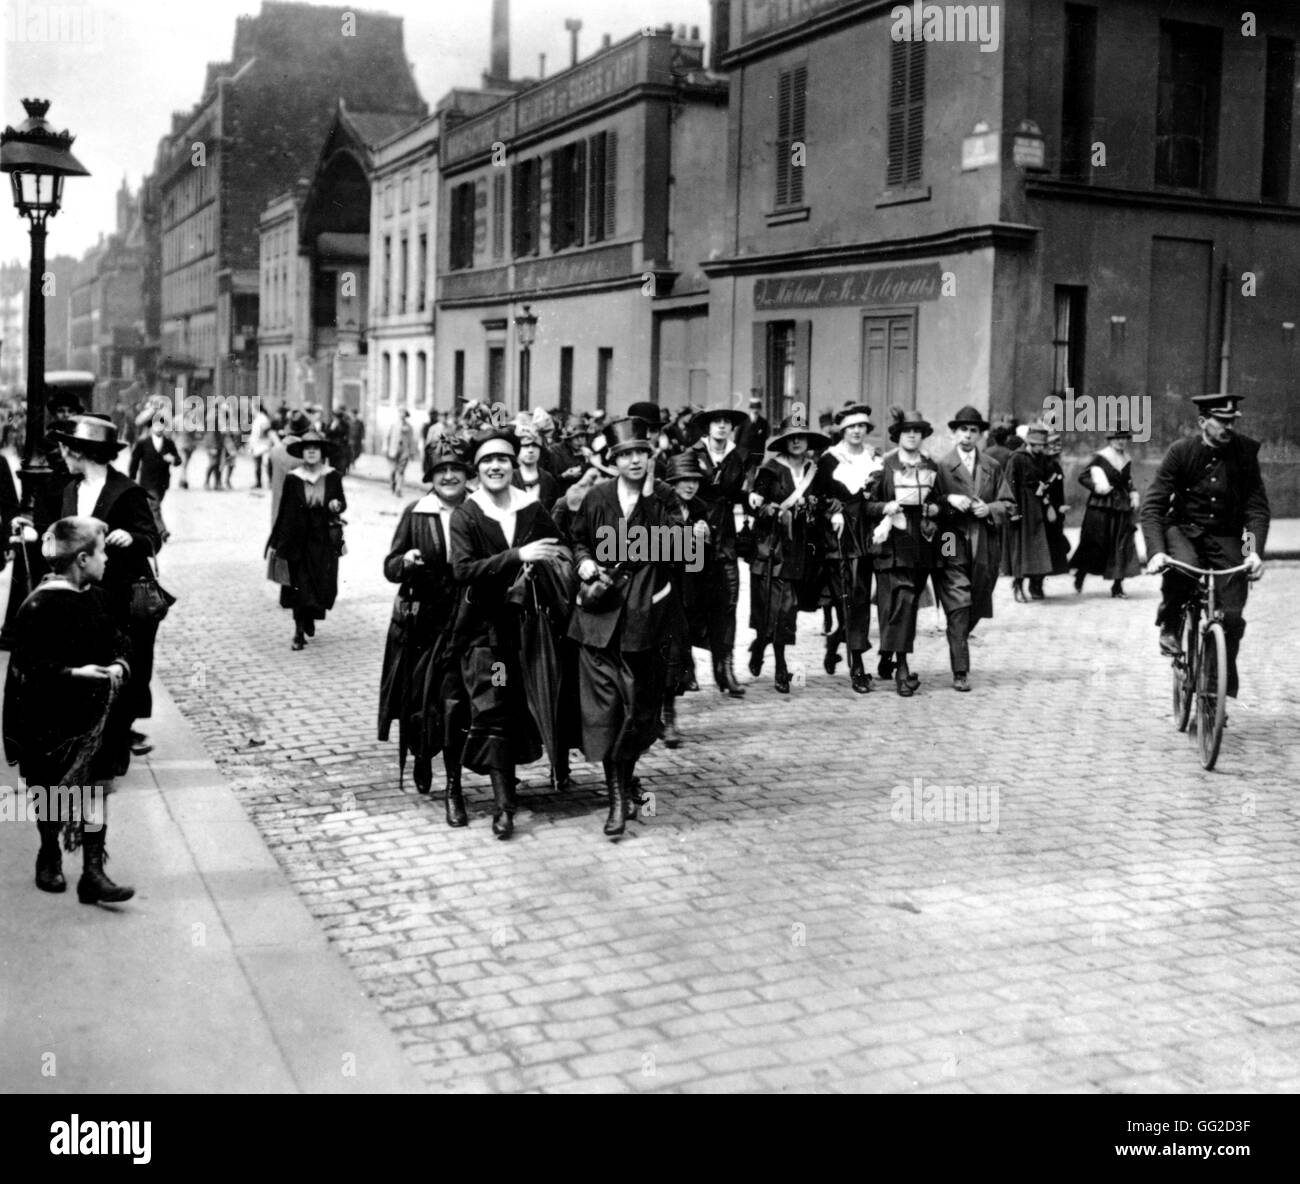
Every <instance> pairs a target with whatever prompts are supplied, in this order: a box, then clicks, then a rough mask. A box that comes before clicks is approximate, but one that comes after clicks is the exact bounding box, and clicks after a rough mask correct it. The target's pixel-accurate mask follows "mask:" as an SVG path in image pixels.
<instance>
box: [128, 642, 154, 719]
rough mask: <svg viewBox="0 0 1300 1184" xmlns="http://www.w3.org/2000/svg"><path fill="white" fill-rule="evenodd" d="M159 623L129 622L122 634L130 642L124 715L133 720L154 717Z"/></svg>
mask: <svg viewBox="0 0 1300 1184" xmlns="http://www.w3.org/2000/svg"><path fill="white" fill-rule="evenodd" d="M158 625H159V622H158V621H130V622H129V623H128V624H127V625H126V628H125V629H124V630H123V632H124V633H125V634H126V635H127V637H129V638H130V639H131V677H130V679H129V680H128V682H127V684H126V686H125V687H123V688H122V697H123V698H124V700H125V703H124V705H123V711H124V712H125V713H126V714H128V715H129V716H130V717H131V718H132V719H149V718H150V716H152V715H153V692H152V691H151V690H150V689H149V683H150V682H151V681H152V679H153V651H154V645H155V644H156V642H157V640H158Z"/></svg>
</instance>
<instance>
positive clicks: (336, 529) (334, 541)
mask: <svg viewBox="0 0 1300 1184" xmlns="http://www.w3.org/2000/svg"><path fill="white" fill-rule="evenodd" d="M347 524H348V520H347V519H346V518H340V517H339V516H338V515H337V514H331V515H330V522H329V532H330V553H331V554H332V555H334V556H335V557H336V558H339V557H341V556H343V555H346V554H347V553H348V546H347V543H346V542H345V541H344V539H343V528H344V527H345V526H346V525H347Z"/></svg>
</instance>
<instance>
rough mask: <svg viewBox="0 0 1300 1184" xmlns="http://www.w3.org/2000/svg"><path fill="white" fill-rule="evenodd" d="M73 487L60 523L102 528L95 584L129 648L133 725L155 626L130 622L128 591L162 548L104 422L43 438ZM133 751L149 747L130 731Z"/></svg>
mask: <svg viewBox="0 0 1300 1184" xmlns="http://www.w3.org/2000/svg"><path fill="white" fill-rule="evenodd" d="M50 437H51V438H52V439H53V440H55V441H57V443H58V445H59V451H60V452H61V454H62V455H63V458H64V461H65V463H66V464H67V467H68V472H69V473H71V474H72V477H73V480H72V481H70V482H69V483H68V484H67V485H65V486H64V487H63V506H62V512H63V516H64V517H66V518H71V517H76V516H80V517H82V518H85V517H91V518H98V519H99V520H100V521H101V522H104V523H107V525H108V534H107V536H106V537H105V539H104V542H105V544H106V545H107V548H108V564H107V566H106V567H105V569H104V578H103V582H102V584H101V585H100V586H101V588H102V590H103V593H104V600H105V602H106V606H107V608H108V611H109V615H110V616H111V617H112V618H113V622H114V624H116V625H117V627H118V628H119V629H121V630H122V632H123V633H125V634H126V635H127V638H128V639H129V640H130V642H131V682H130V685H129V686H127V687H126V689H125V690H124V691H123V694H124V696H125V698H126V704H127V706H126V708H125V709H124V710H125V711H126V713H127V714H128V715H129V716H130V718H131V720H132V721H135V720H140V719H149V718H150V717H151V716H152V715H153V696H152V694H151V693H150V690H149V683H150V682H151V681H152V679H153V655H154V643H155V642H156V640H157V637H158V622H157V621H156V620H147V619H144V618H140V617H133V616H132V615H131V588H132V586H133V585H134V583H135V581H136V580H140V579H148V578H150V577H151V576H152V575H153V557H154V556H155V555H156V554H157V553H158V548H159V547H160V546H161V545H162V537H161V536H160V535H159V533H158V523H157V521H156V520H155V518H154V515H153V510H152V508H151V507H150V505H149V495H148V494H147V493H146V492H145V491H144V489H143V488H141V487H140V486H139V485H137V484H136V483H135V482H134V481H132V480H131V479H130V478H129V477H127V476H126V475H125V474H123V473H120V472H118V470H117V469H115V468H113V466H112V465H111V464H110V463H109V462H110V461H112V460H113V458H114V457H115V456H117V454H118V453H119V452H120V451H121V450H122V449H123V448H125V447H126V444H125V443H123V442H121V441H119V440H118V438H117V428H116V427H115V426H114V425H113V423H112V422H111V421H110V420H109V419H107V417H103V416H98V415H74V416H73V417H72V418H71V419H69V420H66V421H65V422H64V424H63V426H62V427H61V428H60V429H57V430H55V431H52V432H50ZM131 741H132V746H133V751H134V752H136V753H138V754H141V755H143V754H144V753H145V752H148V751H149V748H150V745H149V743H148V741H147V740H146V738H145V737H144V735H143V734H142V733H140V732H139V731H133V732H132V735H131Z"/></svg>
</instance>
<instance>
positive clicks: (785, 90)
mask: <svg viewBox="0 0 1300 1184" xmlns="http://www.w3.org/2000/svg"><path fill="white" fill-rule="evenodd" d="M807 107H808V67H807V66H795V67H794V69H792V70H782V71H781V72H780V75H779V77H778V80H777V87H776V206H777V209H780V208H782V207H783V206H801V205H803V166H802V165H796V164H795V163H794V160H793V157H794V152H795V148H794V146H795V144H797V143H801V142H802V141H803V139H804V134H805V133H804V116H805V113H806V111H807Z"/></svg>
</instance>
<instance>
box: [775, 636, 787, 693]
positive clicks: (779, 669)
mask: <svg viewBox="0 0 1300 1184" xmlns="http://www.w3.org/2000/svg"><path fill="white" fill-rule="evenodd" d="M772 656H773V657H774V658H775V659H776V689H777V692H778V693H779V694H782V695H788V694H789V693H790V671H789V669H788V668H787V667H786V664H785V646H784V645H782V644H781V643H779V642H775V641H774V642H773V643H772Z"/></svg>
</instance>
